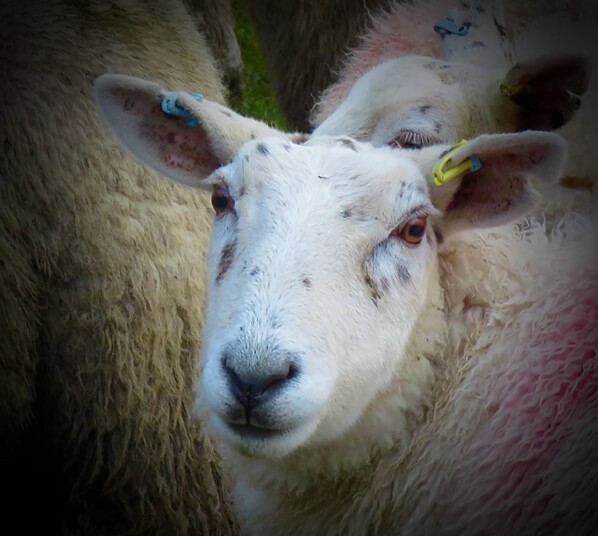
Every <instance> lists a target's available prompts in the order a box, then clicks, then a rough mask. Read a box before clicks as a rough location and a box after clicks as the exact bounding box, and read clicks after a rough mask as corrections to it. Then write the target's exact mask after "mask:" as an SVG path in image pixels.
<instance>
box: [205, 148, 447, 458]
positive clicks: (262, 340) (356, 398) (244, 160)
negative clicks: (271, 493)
mask: <svg viewBox="0 0 598 536" xmlns="http://www.w3.org/2000/svg"><path fill="white" fill-rule="evenodd" d="M210 180H211V181H212V182H216V183H220V185H221V186H219V187H217V190H216V191H217V192H219V191H220V190H219V188H220V187H222V188H226V189H227V192H228V195H230V201H228V203H229V206H230V205H232V203H234V207H231V208H226V209H224V210H222V212H221V214H220V215H218V217H217V218H216V222H215V229H214V235H213V242H212V245H211V251H210V256H209V268H210V273H211V275H212V277H211V281H210V287H209V292H208V308H207V315H206V317H207V320H206V324H205V330H204V351H203V354H204V359H203V361H204V363H205V368H204V370H203V381H202V383H201V386H200V387H199V389H198V396H199V397H200V398H202V399H203V403H205V405H206V407H207V409H208V411H209V413H210V415H211V422H212V424H213V426H214V428H215V429H216V430H217V431H218V432H219V433H220V434H221V435H222V437H223V438H225V439H226V440H227V441H228V442H229V443H230V444H231V445H233V446H234V447H236V448H237V449H240V450H241V451H243V452H245V453H248V454H251V455H257V456H266V457H278V456H282V455H284V454H287V453H288V452H290V451H292V450H294V449H295V448H297V447H298V446H299V445H303V444H311V443H317V442H322V441H330V440H332V439H333V438H336V437H338V436H339V435H341V434H342V433H343V432H344V431H345V430H347V429H348V428H350V427H351V426H352V424H353V423H354V422H355V421H356V420H357V419H358V418H359V416H360V414H361V413H362V412H363V410H364V408H365V407H366V406H367V404H368V403H369V402H370V401H371V400H372V398H373V397H374V396H375V395H376V393H378V392H379V391H381V390H383V389H384V387H385V386H386V384H387V383H388V381H389V377H390V375H389V374H388V371H390V370H394V369H396V368H397V361H400V360H401V356H402V355H403V349H404V347H405V344H406V341H407V339H408V337H409V334H410V332H411V330H412V327H413V325H414V322H415V321H416V319H417V317H418V315H419V313H420V311H421V308H422V305H423V304H424V302H425V301H426V289H427V287H428V281H429V280H430V278H431V277H434V274H435V273H436V264H435V238H434V233H433V232H432V229H431V227H430V220H431V218H432V216H433V215H434V214H435V213H436V212H437V211H436V209H434V208H433V207H432V204H431V201H430V199H429V196H428V187H427V184H426V180H425V178H424V176H423V175H422V173H421V171H420V170H419V169H418V167H417V166H416V164H415V163H414V162H413V161H412V160H411V159H410V158H409V157H408V156H406V155H405V154H398V152H396V151H395V152H393V151H392V150H390V149H387V150H378V151H372V148H371V146H369V145H364V144H360V143H357V142H354V141H352V140H350V139H348V138H339V139H336V140H335V139H329V138H323V139H314V140H312V141H308V142H307V143H306V144H305V145H297V144H294V143H289V142H288V141H285V140H278V139H269V140H262V141H260V142H253V143H250V144H248V145H246V146H245V147H244V148H243V149H242V150H241V152H240V153H239V154H238V155H237V156H236V157H235V158H234V159H233V161H232V162H231V163H230V164H229V165H227V166H225V167H223V168H221V169H219V170H217V171H216V172H215V177H214V176H213V177H212V178H211V179H210ZM223 204H225V203H223ZM427 216H430V218H428V225H426V220H425V218H426V217H427ZM406 227H407V229H406ZM401 232H403V233H411V234H413V235H418V236H413V237H412V236H410V235H406V236H407V239H405V238H401V236H400V234H401ZM420 235H421V236H420ZM420 239H421V240H420ZM409 241H413V242H419V243H417V244H411V243H409ZM397 326H400V328H399V329H398V328H397ZM269 384H270V385H269ZM268 385H269V386H268ZM264 386H267V387H266V388H265V391H264V392H263V393H262V395H261V396H253V395H248V389H249V390H252V391H255V393H259V392H260V391H261V390H262V389H264ZM255 393H254V394H255Z"/></svg>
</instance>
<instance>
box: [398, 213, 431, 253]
mask: <svg viewBox="0 0 598 536" xmlns="http://www.w3.org/2000/svg"><path fill="white" fill-rule="evenodd" d="M427 221H428V217H427V216H417V217H416V218H412V219H410V220H409V221H408V222H407V223H405V224H404V225H403V226H402V227H401V228H400V229H399V232H398V233H397V234H398V236H399V237H400V238H401V239H403V240H404V241H405V242H407V244H411V245H412V246H417V244H419V243H420V242H421V241H422V239H423V237H424V235H425V234H426V224H427Z"/></svg>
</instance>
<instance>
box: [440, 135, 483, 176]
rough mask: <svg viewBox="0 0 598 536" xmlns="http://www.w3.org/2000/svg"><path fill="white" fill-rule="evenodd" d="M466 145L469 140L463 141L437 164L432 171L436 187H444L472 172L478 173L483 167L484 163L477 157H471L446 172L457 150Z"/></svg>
mask: <svg viewBox="0 0 598 536" xmlns="http://www.w3.org/2000/svg"><path fill="white" fill-rule="evenodd" d="M466 143H467V140H461V141H460V142H459V143H457V144H456V145H455V146H454V147H453V148H452V149H451V150H450V151H449V152H448V153H446V154H445V155H444V156H443V157H442V158H441V159H440V160H438V162H436V164H435V165H434V168H433V169H432V178H433V180H434V184H435V185H436V186H442V185H443V184H444V183H446V182H448V181H450V180H451V179H454V178H455V177H457V176H458V175H462V174H463V173H468V172H469V173H471V172H472V171H477V170H478V169H480V168H481V167H482V163H481V162H480V160H479V158H478V157H477V156H475V155H471V156H470V157H469V158H466V159H465V160H463V161H462V162H460V163H459V164H457V165H456V166H453V167H450V168H448V169H446V170H445V169H444V168H445V166H446V165H447V163H448V161H449V160H450V159H451V158H452V157H453V155H454V154H455V153H456V152H457V150H458V149H460V148H461V147H463V146H464V145H465V144H466Z"/></svg>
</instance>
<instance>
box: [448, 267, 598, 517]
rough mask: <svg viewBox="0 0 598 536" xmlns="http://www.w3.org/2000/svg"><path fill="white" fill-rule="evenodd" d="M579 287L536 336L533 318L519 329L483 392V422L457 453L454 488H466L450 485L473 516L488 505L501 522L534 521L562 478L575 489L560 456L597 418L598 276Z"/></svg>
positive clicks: (564, 456) (573, 476)
mask: <svg viewBox="0 0 598 536" xmlns="http://www.w3.org/2000/svg"><path fill="white" fill-rule="evenodd" d="M579 280H580V281H586V282H589V283H588V284H587V285H585V286H584V287H581V288H576V289H572V291H571V293H570V294H568V295H567V296H563V301H567V302H568V303H569V304H570V305H569V306H565V307H563V308H562V309H560V308H558V307H557V309H558V311H556V312H555V316H554V318H553V319H552V321H551V322H549V323H543V324H542V330H543V331H542V332H541V333H539V332H537V329H536V328H537V326H536V323H535V322H534V320H533V318H531V319H530V321H529V323H528V325H527V326H525V327H524V330H525V331H524V334H523V336H522V337H521V339H520V342H519V343H518V345H517V348H516V351H515V353H514V354H513V356H512V358H511V359H510V360H509V364H508V368H507V369H506V370H505V371H504V372H503V373H502V374H500V375H499V376H497V378H496V380H495V382H494V384H493V387H492V389H491V390H490V392H489V396H488V399H487V404H486V407H487V411H488V412H489V415H488V419H485V424H484V425H482V426H481V427H480V428H479V429H478V430H477V431H476V432H475V433H474V435H473V437H472V438H471V440H470V441H469V443H468V445H467V446H466V448H465V449H463V450H461V451H460V452H459V457H460V459H461V460H463V463H462V465H461V467H460V476H459V477H458V480H461V479H462V478H464V479H466V480H464V481H463V482H461V483H456V482H454V484H455V490H460V491H459V492H457V491H455V493H460V492H461V493H464V494H466V495H467V496H469V500H471V501H472V502H471V503H469V507H471V508H473V509H474V510H475V509H476V508H477V507H478V506H476V505H479V501H482V502H483V501H485V500H490V498H491V500H492V501H493V503H495V504H502V505H508V507H507V508H506V509H505V510H503V514H507V513H508V515H509V517H510V518H512V519H534V518H536V517H537V516H539V515H540V514H545V513H546V512H545V510H546V509H547V508H552V506H550V505H551V504H552V503H551V502H550V501H551V500H552V499H551V497H552V496H553V493H552V492H554V491H555V489H557V488H556V487H560V486H561V485H564V484H562V481H563V479H564V478H565V475H566V477H567V485H570V486H571V485H573V487H575V482H576V478H578V476H576V474H575V473H572V472H571V470H570V469H571V468H570V467H569V465H570V464H571V463H575V462H574V461H572V460H571V459H570V458H569V457H568V455H567V454H563V452H568V451H567V448H570V444H571V442H573V443H574V444H575V442H576V440H575V438H576V437H577V436H578V435H579V434H580V433H582V434H583V433H588V431H587V429H586V428H585V427H584V425H583V424H580V422H582V419H584V418H586V417H587V416H588V415H589V414H591V413H592V412H594V413H595V412H596V411H597V410H598V284H597V283H596V282H598V272H596V273H583V274H580V276H579ZM542 314H546V313H545V311H542ZM577 443H579V441H578V442H577ZM581 448H584V447H583V445H582V447H581ZM585 448H587V449H590V448H592V445H591V444H588V445H586V447H585ZM474 475H475V476H474ZM549 483H550V484H549ZM546 486H552V487H549V488H548V489H549V490H552V492H551V491H547V488H546ZM573 491H575V490H573ZM475 497H477V499H475V500H474V498H475ZM464 502H465V503H467V502H469V501H468V500H465V501H461V502H460V504H464ZM456 504H459V501H457V503H456ZM553 506H554V505H553Z"/></svg>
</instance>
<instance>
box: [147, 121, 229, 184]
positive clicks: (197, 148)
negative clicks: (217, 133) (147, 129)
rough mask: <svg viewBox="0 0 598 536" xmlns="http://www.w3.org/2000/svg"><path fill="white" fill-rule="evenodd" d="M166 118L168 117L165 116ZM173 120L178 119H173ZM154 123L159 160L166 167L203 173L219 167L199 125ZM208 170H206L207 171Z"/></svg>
mask: <svg viewBox="0 0 598 536" xmlns="http://www.w3.org/2000/svg"><path fill="white" fill-rule="evenodd" d="M167 120H168V118H167ZM174 121H179V120H177V119H173V122H174ZM172 127H173V128H171V127H170V125H168V124H160V125H155V126H154V128H153V134H154V141H155V143H156V144H157V145H158V147H159V151H158V152H159V155H160V160H161V161H162V163H164V164H165V165H166V166H168V167H173V168H176V169H180V170H184V171H189V172H192V173H198V174H204V173H206V170H209V171H211V170H213V169H216V168H217V167H219V165H220V162H219V161H218V159H217V158H216V157H215V156H214V154H213V153H212V151H211V148H210V146H209V140H208V137H207V135H206V133H205V132H204V131H203V129H201V128H200V127H187V126H184V125H183V124H182V121H181V122H179V124H177V125H174V124H173V125H172ZM209 171H208V172H209Z"/></svg>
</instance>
